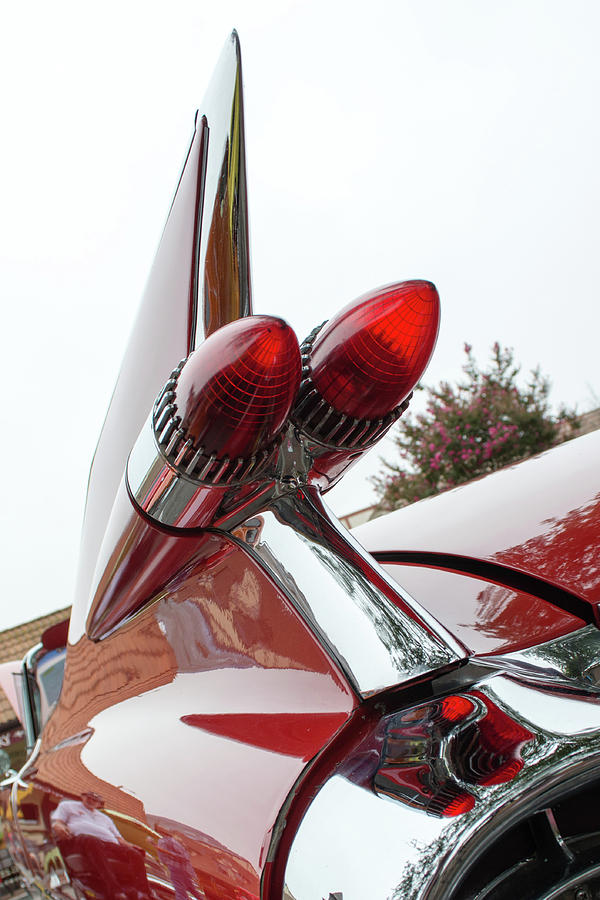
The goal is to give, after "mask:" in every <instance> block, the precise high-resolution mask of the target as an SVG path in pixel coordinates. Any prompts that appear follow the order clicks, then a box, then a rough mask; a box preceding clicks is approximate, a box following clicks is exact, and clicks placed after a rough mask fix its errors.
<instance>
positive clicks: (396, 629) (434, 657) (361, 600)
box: [244, 488, 466, 696]
mask: <svg viewBox="0 0 600 900" xmlns="http://www.w3.org/2000/svg"><path fill="white" fill-rule="evenodd" d="M288 490H289V488H288ZM310 490H311V489H310V488H307V490H306V492H305V491H302V490H297V491H294V492H292V493H287V494H284V495H282V496H280V497H279V498H277V499H274V500H272V501H271V503H270V505H269V507H268V509H267V510H266V511H265V512H263V513H261V514H260V516H259V517H258V518H259V523H260V524H259V536H258V539H255V540H253V542H252V544H250V545H244V546H245V547H246V550H247V551H248V552H249V553H250V554H251V555H252V556H254V558H255V559H256V560H257V561H258V562H260V564H261V566H262V567H263V568H264V569H266V570H267V572H268V573H269V575H270V576H271V577H272V578H273V579H274V580H275V581H276V582H277V584H278V585H279V586H280V588H281V589H282V590H283V591H284V592H285V593H286V595H287V597H288V598H289V599H290V601H291V602H292V603H293V605H294V606H295V608H296V610H297V611H298V612H299V613H300V615H301V616H302V617H303V618H304V619H305V621H306V622H307V624H308V625H309V627H310V628H311V629H312V630H313V631H314V632H315V634H316V635H317V637H318V638H319V640H320V642H321V643H322V644H323V645H324V646H325V647H326V648H327V650H328V652H329V653H330V655H331V656H332V657H333V658H334V659H335V660H336V661H337V662H338V664H339V665H340V667H341V668H342V671H343V672H344V674H345V675H346V677H347V678H348V681H349V682H350V684H352V685H353V687H354V689H355V690H356V691H357V693H358V694H360V695H362V696H367V695H371V694H373V693H376V692H377V691H380V690H384V689H385V688H389V687H392V686H394V685H397V684H400V683H403V682H406V681H409V680H411V679H414V678H417V677H418V676H420V675H423V674H425V673H432V672H435V671H436V670H438V669H442V668H445V667H447V666H449V665H452V664H456V663H457V662H458V661H459V660H461V659H464V657H465V655H466V654H465V652H464V650H463V648H462V647H460V646H459V645H457V643H456V642H455V641H454V640H453V638H452V637H451V636H450V635H448V634H447V633H446V632H445V631H444V629H442V628H441V626H438V624H437V623H436V622H433V621H432V620H429V619H428V617H427V614H425V613H424V611H422V610H421V608H420V607H419V606H418V604H416V603H415V602H414V601H413V600H412V598H410V597H408V596H407V595H405V594H403V593H401V592H400V590H399V589H398V586H397V585H396V584H395V583H394V584H393V585H390V592H391V596H390V595H389V594H386V593H385V592H384V591H383V590H380V589H379V588H377V587H376V586H375V585H374V584H373V575H374V574H375V573H376V576H377V577H379V578H381V579H382V580H384V581H386V583H387V578H386V576H385V573H383V572H382V571H381V570H380V569H379V566H378V565H377V563H376V562H375V561H374V560H373V559H372V558H371V557H370V556H369V554H368V553H366V551H365V550H363V548H361V547H360V546H359V545H358V544H356V542H354V541H353V539H352V538H351V536H350V535H349V534H348V532H346V531H345V529H343V527H342V526H341V525H340V524H339V523H337V522H336V520H335V519H334V518H333V517H332V516H330V515H328V513H327V511H326V510H325V508H324V507H322V506H321V504H320V502H319V500H318V494H316V493H314V494H311V493H310ZM391 597H397V598H398V603H397V604H396V603H394V601H393V599H391ZM402 607H404V609H403V608H402Z"/></svg>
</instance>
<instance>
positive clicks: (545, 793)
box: [285, 629, 600, 900]
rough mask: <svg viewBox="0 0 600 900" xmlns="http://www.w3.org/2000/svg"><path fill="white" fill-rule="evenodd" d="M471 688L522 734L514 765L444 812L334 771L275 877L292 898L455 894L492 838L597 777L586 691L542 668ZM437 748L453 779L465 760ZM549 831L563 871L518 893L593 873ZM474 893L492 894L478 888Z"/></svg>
mask: <svg viewBox="0 0 600 900" xmlns="http://www.w3.org/2000/svg"><path fill="white" fill-rule="evenodd" d="M586 631H587V629H586ZM579 638H581V636H579ZM595 643H596V648H595V652H592V647H591V645H592V641H590V642H589V644H588V649H589V651H590V654H589V659H591V660H593V659H594V658H595V656H596V652H597V645H598V644H599V643H600V636H599V635H598V634H597V633H596V641H595ZM575 644H577V641H575ZM576 656H577V654H576ZM582 664H583V665H582ZM584 664H585V660H584V659H583V654H582V655H580V656H579V659H578V663H577V664H576V665H577V666H578V667H579V669H580V671H579V677H583V672H584V669H585V665H584ZM477 694H478V696H481V697H483V698H486V702H487V703H488V704H493V706H494V708H495V709H498V710H500V711H501V712H502V714H503V715H504V716H507V717H510V720H511V721H513V722H514V723H515V724H516V726H517V727H518V728H519V729H526V730H527V731H528V732H529V733H530V734H531V736H532V737H531V738H530V739H528V740H527V741H525V742H524V743H523V744H522V747H521V749H520V753H521V755H522V760H523V766H522V768H521V769H520V770H519V771H517V772H516V774H515V775H514V776H513V777H511V778H510V780H508V781H506V783H501V784H490V785H487V786H486V785H484V784H478V785H477V786H476V787H473V782H472V781H471V782H469V784H468V785H467V787H468V790H469V791H470V792H471V793H472V794H473V796H474V797H475V803H474V806H473V808H472V809H470V810H469V811H467V812H463V813H461V814H459V815H455V816H453V817H450V818H443V817H440V818H438V817H435V816H431V815H427V814H426V813H425V812H424V811H423V810H422V809H418V808H416V807H415V806H413V805H409V804H408V803H407V802H402V801H401V800H399V799H393V800H390V799H387V798H380V797H377V796H376V795H375V794H374V793H373V792H372V791H371V790H369V789H368V788H366V787H364V786H362V785H359V784H355V783H352V781H351V780H349V779H345V778H343V777H341V776H340V775H336V776H334V777H333V778H331V779H330V780H329V781H327V782H326V783H325V784H324V786H323V787H322V788H321V790H320V792H319V793H318V795H317V797H316V798H315V800H314V801H313V803H312V804H311V806H310V807H309V809H308V811H307V813H306V815H305V817H304V819H303V821H302V823H301V825H300V828H299V831H298V833H297V834H296V837H295V839H294V843H293V845H292V849H291V853H290V856H289V859H288V863H287V869H286V879H285V880H286V886H287V890H288V891H289V893H290V894H291V896H293V897H294V898H295V900H321V898H322V897H328V896H329V895H330V894H334V895H335V892H336V891H338V892H340V894H341V895H342V896H343V898H344V900H364V898H365V897H369V898H370V900H425V898H427V900H448V898H451V897H457V898H458V897H461V896H462V894H461V889H460V884H461V881H462V879H463V877H464V875H465V872H467V871H468V870H469V868H470V867H471V866H472V865H473V864H475V863H476V861H477V859H478V858H479V857H480V855H481V854H482V853H484V852H492V853H493V852H494V849H493V848H494V841H495V840H496V839H497V838H498V836H499V835H500V834H503V833H505V832H506V830H507V829H509V828H511V827H512V826H513V825H515V824H516V823H518V822H520V821H522V820H523V819H525V818H527V817H529V816H534V815H536V814H537V813H543V812H544V811H545V810H547V809H548V808H549V807H550V806H551V805H552V804H556V803H557V802H558V801H560V800H561V799H562V798H564V797H565V796H566V795H567V794H568V793H569V792H573V791H575V790H578V789H581V788H583V787H584V786H586V785H588V784H591V783H592V782H593V781H594V780H597V779H598V778H600V705H598V704H597V702H595V701H593V702H590V698H589V695H588V694H585V693H581V694H579V695H576V694H575V693H569V694H565V693H563V692H562V690H561V688H560V687H556V686H555V684H554V683H553V676H552V674H549V677H548V681H547V683H546V684H544V685H542V684H541V683H540V684H539V685H535V686H534V685H532V684H528V685H526V684H524V683H518V682H516V681H515V680H514V679H513V678H510V677H507V676H505V675H494V676H491V677H490V678H489V680H487V681H485V682H483V683H481V684H479V685H477ZM409 731H410V728H409ZM465 746H467V745H466V744H465ZM468 750H470V746H469V747H467V750H466V751H465V752H467V751H468ZM439 753H440V759H439V760H438V762H439V763H443V764H444V766H445V767H446V769H447V771H448V772H449V773H450V774H451V775H452V776H453V777H454V778H456V779H457V780H458V781H460V773H461V772H463V771H464V770H463V763H464V762H465V761H464V760H461V759H460V757H459V756H457V754H456V748H455V749H454V751H453V753H450V752H449V751H448V750H447V749H446V750H445V749H444V745H443V744H442V746H441V749H440V750H439ZM442 757H443V758H442ZM552 834H553V835H554V840H555V842H556V851H557V858H559V859H560V858H562V867H563V868H562V869H561V870H560V871H559V872H558V874H555V876H553V877H554V881H553V882H552V884H551V885H548V887H547V888H546V889H544V890H540V891H539V892H538V893H535V892H534V893H531V894H530V893H527V897H530V896H534V895H535V896H536V897H538V898H541V897H543V898H545V900H550V898H554V897H558V896H562V895H561V890H564V889H565V888H566V887H568V886H569V885H579V884H584V883H585V878H586V877H588V876H589V877H591V876H593V875H594V874H595V872H594V871H592V870H591V869H589V865H590V864H589V862H587V863H586V862H582V861H581V860H580V861H579V866H580V869H579V873H578V874H574V871H573V866H574V865H576V864H575V863H574V862H573V859H572V854H571V852H570V851H569V852H565V848H564V841H563V839H562V836H561V835H560V832H559V831H558V828H555V829H554V832H552V830H551V831H550V839H552ZM569 867H571V868H569ZM543 877H544V878H545V877H546V875H544V876H543ZM488 885H489V882H488ZM559 885H560V889H559ZM478 896H479V895H478ZM482 896H485V897H488V896H490V897H491V896H493V893H492V894H488V893H487V890H484V891H483V894H482ZM503 896H504V895H503ZM522 896H525V893H523V895H522Z"/></svg>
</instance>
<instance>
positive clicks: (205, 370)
mask: <svg viewBox="0 0 600 900" xmlns="http://www.w3.org/2000/svg"><path fill="white" fill-rule="evenodd" d="M300 368H301V363H300V349H299V347H298V341H297V339H296V335H295V334H294V332H293V331H292V329H291V328H290V327H289V325H287V323H286V322H284V321H283V320H281V319H276V318H273V317H271V316H247V317H245V318H242V319H237V320H236V321H235V322H232V323H230V324H229V325H225V326H224V327H223V328H220V329H219V330H218V331H216V332H215V333H214V334H212V335H211V336H210V337H208V338H207V339H206V341H205V342H204V343H203V344H202V346H201V347H199V348H198V350H196V351H195V352H194V353H193V354H192V355H191V356H190V357H189V358H188V360H187V361H186V363H185V365H184V366H183V369H182V371H181V373H180V374H178V375H177V376H176V382H175V383H174V385H173V387H172V389H171V390H168V391H167V392H166V393H165V394H164V396H163V397H162V398H161V399H160V400H159V403H158V405H157V408H156V410H155V433H156V435H157V438H158V440H159V443H160V444H161V445H162V446H164V448H165V453H166V455H167V458H168V459H169V461H173V462H174V463H175V464H176V465H177V466H178V468H180V469H183V470H184V471H185V473H186V474H187V475H190V476H192V477H194V476H195V477H198V478H199V479H201V480H214V478H215V476H216V475H217V473H219V472H220V471H221V470H222V469H223V461H225V465H226V468H227V470H228V471H227V474H226V477H225V480H226V481H228V480H230V479H231V478H235V477H240V476H241V475H243V473H244V469H245V466H244V462H245V461H246V460H248V459H251V458H252V457H253V456H254V455H255V454H256V453H258V451H264V450H265V449H266V448H269V446H270V445H272V443H273V441H274V440H275V438H276V437H277V435H278V433H279V432H280V431H281V430H282V428H283V426H284V424H285V421H286V419H287V417H288V415H289V413H290V410H291V407H292V404H293V402H294V399H295V397H296V394H297V392H298V387H299V384H300ZM167 387H169V385H168V386H167ZM236 460H237V463H235V462H234V461H236ZM219 477H220V478H221V476H219ZM221 480H222V479H221Z"/></svg>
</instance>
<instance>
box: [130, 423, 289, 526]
mask: <svg viewBox="0 0 600 900" xmlns="http://www.w3.org/2000/svg"><path fill="white" fill-rule="evenodd" d="M264 461H265V459H264V457H263V455H262V454H261V455H260V456H253V457H250V458H249V459H248V460H246V461H245V470H246V472H247V473H248V475H249V480H251V476H252V470H255V469H260V468H261V467H262V465H263V464H264ZM126 478H127V486H128V490H129V493H130V495H131V497H132V499H133V500H134V501H135V503H136V504H137V506H139V508H140V509H141V510H143V512H144V513H145V514H146V515H147V516H150V518H152V519H154V520H155V521H156V522H158V523H160V524H161V525H168V526H169V527H174V528H180V529H182V530H183V529H186V528H199V527H204V526H208V525H211V524H213V525H214V524H220V523H222V522H225V523H226V524H227V526H228V527H233V525H235V524H239V522H240V521H242V520H243V519H244V518H246V517H247V516H249V515H252V514H253V512H254V508H255V505H257V507H258V508H259V509H262V508H264V507H265V505H266V504H267V503H268V500H269V498H270V496H271V495H272V492H273V488H272V486H273V479H272V478H271V479H266V478H265V480H264V481H263V482H262V483H260V484H258V485H257V486H256V488H255V489H254V490H253V491H251V492H250V493H249V494H246V495H245V496H244V497H243V499H238V493H239V484H238V483H234V484H233V485H231V484H229V483H228V482H227V481H225V482H224V483H221V482H220V479H216V483H213V484H206V483H203V482H202V481H200V480H199V479H198V478H195V477H193V476H189V475H186V474H185V472H181V471H178V470H177V469H176V468H174V467H173V465H171V464H170V463H169V461H168V460H167V459H166V457H165V456H164V454H163V450H162V449H161V448H160V447H159V444H158V442H157V438H156V435H155V432H154V427H153V424H152V416H150V418H149V419H148V421H147V422H146V424H145V426H144V428H143V429H142V431H141V433H140V435H139V437H138V440H137V441H136V443H135V445H134V447H133V450H132V451H131V453H130V455H129V459H128V460H127V471H126Z"/></svg>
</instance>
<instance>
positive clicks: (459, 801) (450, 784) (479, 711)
mask: <svg viewBox="0 0 600 900" xmlns="http://www.w3.org/2000/svg"><path fill="white" fill-rule="evenodd" d="M532 739H533V734H532V733H531V732H530V731H529V730H528V729H526V728H524V727H523V726H522V725H520V724H519V723H518V722H515V720H514V719H512V718H511V717H510V716H509V715H508V714H507V713H505V712H503V711H502V710H501V709H499V707H498V706H497V705H496V704H495V703H494V702H493V701H492V700H490V699H489V698H488V697H486V696H485V694H483V693H482V692H481V691H470V692H469V693H467V694H455V695H451V696H449V697H445V698H444V699H442V700H436V701H433V702H430V703H424V704H420V705H419V706H415V707H413V708H411V709H409V710H406V711H404V712H401V713H397V714H396V715H394V716H391V717H390V718H389V719H387V720H386V728H385V736H384V740H383V748H382V751H381V757H380V764H379V766H378V768H377V771H376V772H375V775H374V777H373V786H374V788H375V790H376V791H377V793H380V794H385V795H386V796H388V797H392V798H394V799H397V800H402V801H404V802H406V803H409V804H410V805H411V806H416V807H418V808H420V809H422V810H423V811H424V812H427V813H429V814H430V815H434V816H457V815H460V814H461V813H464V812H468V811H469V810H470V809H472V808H473V806H474V805H475V802H476V794H474V793H472V791H471V790H469V788H474V787H484V786H485V787H489V786H492V785H497V784H504V783H506V782H508V781H511V780H512V779H513V778H515V776H516V775H517V774H518V773H519V772H520V771H521V769H522V768H523V765H524V762H523V758H522V756H521V750H522V748H523V746H524V744H526V743H527V742H528V741H530V740H532Z"/></svg>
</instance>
